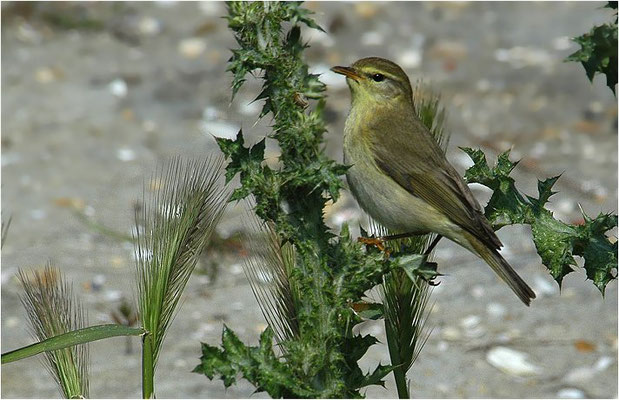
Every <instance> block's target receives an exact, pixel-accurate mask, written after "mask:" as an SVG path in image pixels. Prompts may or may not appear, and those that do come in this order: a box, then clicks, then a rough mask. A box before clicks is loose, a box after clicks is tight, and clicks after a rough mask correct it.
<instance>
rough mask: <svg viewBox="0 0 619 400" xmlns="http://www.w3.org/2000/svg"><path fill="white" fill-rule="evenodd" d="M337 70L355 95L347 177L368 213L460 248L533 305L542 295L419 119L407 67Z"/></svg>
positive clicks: (388, 64)
mask: <svg viewBox="0 0 619 400" xmlns="http://www.w3.org/2000/svg"><path fill="white" fill-rule="evenodd" d="M331 70H332V71H333V72H336V73H338V74H342V75H344V76H346V82H347V84H348V86H349V88H350V91H351V95H352V107H351V109H350V113H349V115H348V118H347V119H346V125H345V128H344V163H345V164H348V165H351V167H350V169H349V170H348V171H347V173H346V178H347V180H348V184H349V186H350V189H351V191H352V193H353V195H354V197H355V199H356V200H357V202H358V203H359V205H360V206H361V208H363V210H365V212H367V213H368V214H369V215H370V216H371V217H372V218H374V219H375V220H376V221H378V222H379V223H381V224H382V225H384V226H385V227H387V228H388V229H389V230H391V231H394V232H401V233H406V234H427V233H431V232H433V233H437V234H439V235H441V236H444V237H446V238H448V239H450V240H452V241H454V242H456V243H457V244H459V245H460V246H462V247H464V248H466V249H468V250H469V251H471V252H472V253H474V254H476V255H477V256H479V257H480V258H482V259H483V260H484V261H485V262H486V263H488V265H490V267H491V268H492V269H493V270H494V272H496V274H497V275H498V276H499V277H500V278H501V279H503V280H504V281H505V282H506V283H507V284H508V285H509V287H510V288H511V289H512V290H513V291H514V293H516V295H517V296H518V297H519V298H520V300H522V302H523V303H524V304H526V305H529V304H530V303H531V299H533V298H535V293H534V292H533V291H532V290H531V288H530V287H529V286H528V285H527V284H526V283H525V282H524V281H523V280H522V278H520V276H518V274H517V273H516V271H514V269H513V268H512V267H511V266H510V265H509V264H508V263H507V261H506V260H505V259H504V258H503V257H502V256H501V255H500V254H499V252H498V249H500V248H501V247H502V246H503V245H502V243H501V241H500V240H499V238H498V237H497V236H496V234H495V233H494V230H493V229H492V226H491V225H490V222H489V221H488V220H487V219H486V217H485V216H484V214H483V211H482V208H481V206H480V205H479V203H478V202H477V200H476V199H475V197H473V194H472V193H471V190H470V189H469V187H468V186H467V184H466V183H465V182H464V180H463V179H462V177H461V176H460V175H459V174H458V172H456V170H455V169H454V167H453V166H452V165H451V164H450V163H449V162H448V161H447V159H446V158H445V155H444V153H443V151H442V150H441V148H440V147H439V146H438V144H437V143H436V141H435V140H434V139H433V137H432V134H431V133H430V131H429V130H428V129H427V128H426V127H425V125H424V124H423V123H422V122H421V121H420V120H419V119H418V118H417V116H416V114H415V108H414V107H415V105H414V104H413V97H412V87H411V84H410V81H409V79H408V76H407V75H406V73H405V72H404V71H403V70H402V68H400V67H399V66H398V65H397V64H395V63H394V62H392V61H389V60H386V59H384V58H378V57H368V58H362V59H360V60H358V61H356V62H355V63H353V64H352V65H351V66H350V67H339V66H338V67H333V68H332V69H331ZM398 236H402V235H398Z"/></svg>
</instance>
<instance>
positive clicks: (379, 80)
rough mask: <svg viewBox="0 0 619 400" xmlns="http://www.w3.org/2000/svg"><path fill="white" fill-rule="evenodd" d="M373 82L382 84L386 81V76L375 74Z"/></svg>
mask: <svg viewBox="0 0 619 400" xmlns="http://www.w3.org/2000/svg"><path fill="white" fill-rule="evenodd" d="M372 80H374V82H382V81H384V80H385V75H383V74H373V75H372Z"/></svg>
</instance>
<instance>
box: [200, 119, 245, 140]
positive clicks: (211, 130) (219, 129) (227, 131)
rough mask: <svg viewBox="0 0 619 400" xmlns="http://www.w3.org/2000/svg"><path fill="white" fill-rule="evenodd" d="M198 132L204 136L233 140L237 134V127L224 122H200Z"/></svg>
mask: <svg viewBox="0 0 619 400" xmlns="http://www.w3.org/2000/svg"><path fill="white" fill-rule="evenodd" d="M200 131H201V132H202V134H204V135H209V136H210V135H213V136H215V137H219V138H226V139H235V138H236V135H237V133H239V126H238V125H236V124H232V123H229V122H224V121H202V123H201V124H200Z"/></svg>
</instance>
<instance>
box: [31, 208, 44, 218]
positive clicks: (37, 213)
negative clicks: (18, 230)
mask: <svg viewBox="0 0 619 400" xmlns="http://www.w3.org/2000/svg"><path fill="white" fill-rule="evenodd" d="M46 216H47V212H46V211H45V210H42V209H40V208H37V209H34V210H30V218H32V219H34V220H40V219H43V218H45V217H46Z"/></svg>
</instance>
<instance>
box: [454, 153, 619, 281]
mask: <svg viewBox="0 0 619 400" xmlns="http://www.w3.org/2000/svg"><path fill="white" fill-rule="evenodd" d="M463 150H464V151H465V152H466V153H467V154H469V156H470V157H471V159H472V160H473V162H474V165H473V166H472V167H470V168H469V169H468V170H467V171H466V174H465V177H466V179H467V180H468V182H477V183H481V184H483V185H485V186H487V187H489V188H490V189H492V190H493V191H494V192H493V193H492V196H491V198H490V200H489V201H488V204H487V205H486V209H485V214H486V216H487V217H488V219H489V220H490V222H491V223H492V224H493V226H494V227H495V228H497V229H498V228H500V227H502V226H504V225H510V224H515V223H518V224H528V225H530V226H531V232H532V234H533V242H534V243H535V247H536V249H537V253H538V254H539V256H540V257H541V259H542V263H543V264H544V265H545V266H546V267H547V268H548V270H549V272H550V274H551V275H552V277H553V278H554V279H555V280H556V281H557V283H558V284H559V285H561V282H562V281H563V278H564V277H565V275H567V274H569V273H570V272H572V271H573V270H574V268H573V267H575V266H576V261H575V260H574V256H581V257H583V258H584V259H585V270H586V271H587V277H588V278H589V279H591V280H592V281H593V283H594V284H595V286H596V287H597V288H598V289H599V290H600V291H601V292H602V293H604V288H605V287H606V285H607V284H608V282H610V281H611V280H612V279H615V278H616V276H614V275H613V272H612V271H613V269H615V268H616V267H617V245H616V243H615V244H612V243H611V242H610V240H609V239H608V237H606V235H605V233H606V232H608V231H609V230H610V229H612V228H614V227H616V226H617V216H616V215H610V214H600V215H599V216H598V217H597V218H595V219H591V218H589V217H587V216H586V215H585V216H584V218H585V223H584V224H583V225H580V226H575V225H569V224H566V223H564V222H561V221H559V220H556V219H555V218H554V217H553V215H552V213H551V212H550V211H549V210H548V209H546V208H544V205H545V204H546V203H547V202H548V200H549V198H550V197H551V196H552V195H553V194H555V193H556V192H555V191H553V190H552V187H553V186H554V184H555V183H556V182H557V180H558V179H559V176H555V177H552V178H548V179H546V180H543V181H538V185H537V187H538V192H539V193H538V197H537V198H535V197H533V196H523V195H522V194H521V193H520V192H519V191H518V190H517V189H516V186H515V183H514V180H513V178H511V177H510V176H509V173H510V172H511V171H512V170H513V168H514V167H515V166H516V165H517V163H516V162H511V161H509V158H508V153H507V152H505V153H503V154H501V155H500V156H499V157H498V161H497V165H496V166H495V167H494V168H490V167H489V166H488V164H487V161H486V158H485V156H484V155H483V153H482V152H481V151H479V150H471V149H463Z"/></svg>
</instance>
